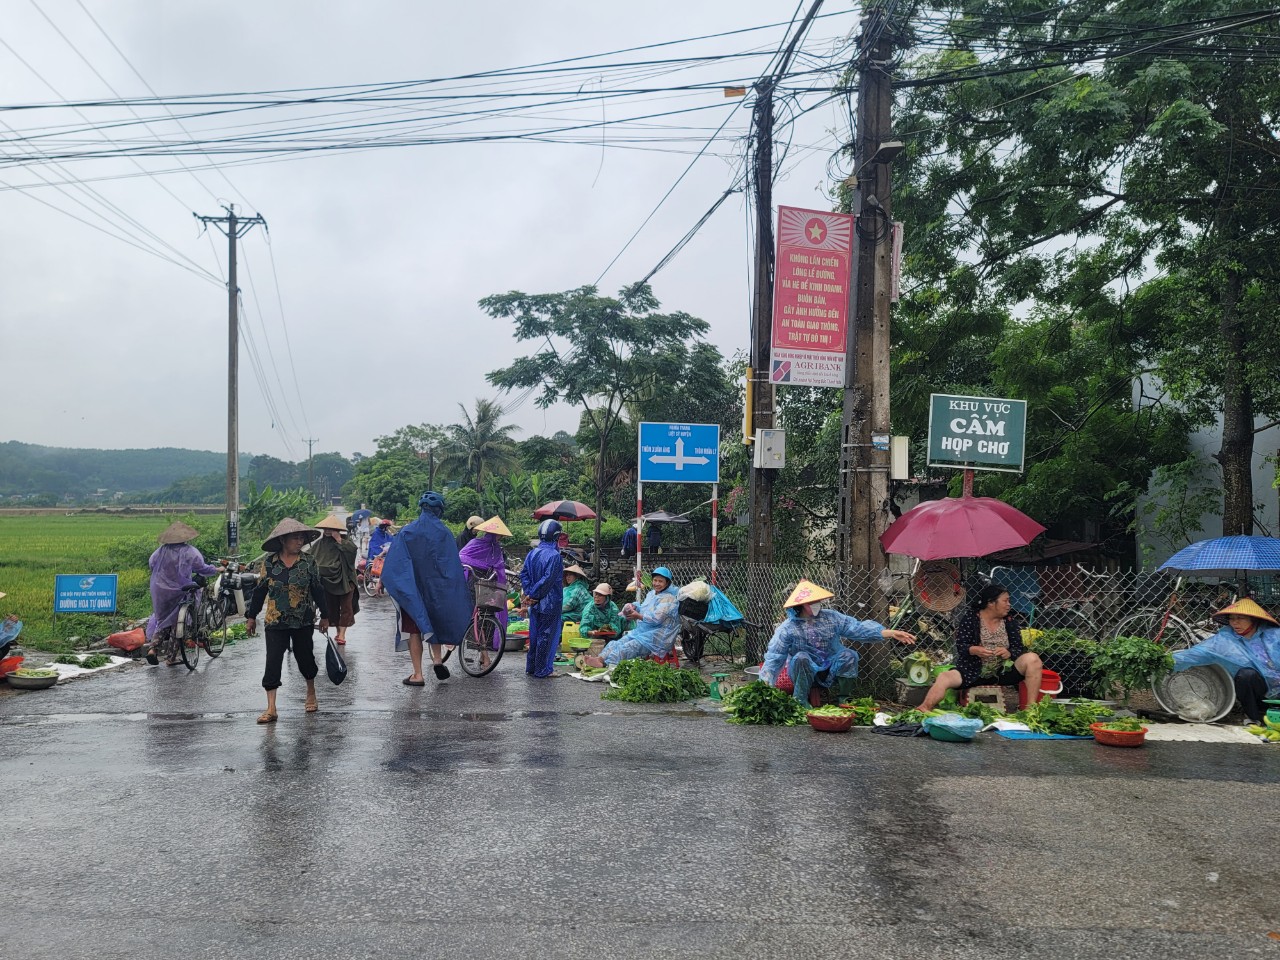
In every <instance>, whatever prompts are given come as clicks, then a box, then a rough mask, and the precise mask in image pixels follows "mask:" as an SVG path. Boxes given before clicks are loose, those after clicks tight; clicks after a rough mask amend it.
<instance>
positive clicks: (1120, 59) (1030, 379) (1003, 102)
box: [893, 0, 1280, 533]
mask: <svg viewBox="0 0 1280 960" xmlns="http://www.w3.org/2000/svg"><path fill="white" fill-rule="evenodd" d="M1255 11H1256V5H1255V4H1250V3H1245V2H1243V0H1215V2H1214V3H1211V4H1209V5H1207V6H1206V5H1205V4H1203V3H1191V2H1173V3H1167V2H1163V0H1161V2H1157V0H1122V2H1119V3H1116V2H1113V0H1079V2H1075V3H1072V4H1050V5H1044V4H1035V3H1030V2H1027V0H952V2H933V3H930V4H928V5H927V6H925V7H922V8H919V10H918V11H917V12H916V13H915V14H914V15H913V17H912V20H911V22H910V23H909V24H908V23H906V22H905V21H904V22H903V23H902V24H900V26H901V27H902V28H903V29H904V30H905V31H906V33H907V40H908V44H910V41H911V40H912V39H913V37H912V31H917V32H916V34H915V39H919V38H922V37H923V33H921V32H919V31H922V30H923V29H924V26H925V25H926V24H927V29H928V32H929V37H930V41H931V42H930V47H931V48H934V49H936V48H937V46H939V45H940V46H942V47H943V48H944V50H943V52H923V53H917V55H916V56H915V58H914V59H913V60H911V61H909V65H908V72H909V74H910V76H909V77H906V78H902V79H905V80H907V81H908V83H909V86H908V89H907V92H906V96H905V99H904V104H903V105H904V107H905V110H904V111H903V112H902V114H901V115H900V116H899V117H898V118H897V120H896V121H895V125H896V127H897V129H898V130H900V131H910V132H911V135H910V137H908V138H906V139H907V140H908V151H907V153H906V154H905V155H904V156H903V157H901V158H899V160H898V161H897V162H896V163H895V176H896V177H897V178H898V186H897V188H896V190H895V197H894V214H895V216H896V217H899V218H901V219H903V220H904V221H905V222H906V224H907V228H906V233H905V236H906V238H907V250H906V256H907V262H906V265H905V274H906V276H907V278H908V292H907V296H906V297H905V298H904V301H903V303H902V304H900V308H899V310H898V312H897V315H896V316H895V327H896V328H895V331H894V339H895V350H894V355H895V356H894V364H895V366H894V378H895V379H894V396H893V404H894V418H895V429H898V428H899V421H900V417H902V416H904V415H905V416H906V417H907V418H911V417H913V416H915V415H916V412H917V411H918V410H919V409H920V405H921V403H922V402H923V401H924V400H925V399H926V398H927V388H944V387H950V386H952V385H956V386H961V385H972V386H973V387H974V388H986V387H991V388H1001V387H1004V388H1006V389H1011V388H1013V387H1019V388H1021V389H1023V390H1025V391H1026V392H1027V393H1028V394H1030V397H1029V399H1031V400H1032V406H1031V410H1030V411H1029V415H1030V418H1031V421H1032V422H1031V424H1030V425H1029V426H1030V433H1029V437H1028V453H1029V454H1030V455H1032V456H1031V457H1029V462H1030V463H1031V469H1030V470H1029V472H1028V477H1027V483H1025V484H1023V485H1022V486H1021V487H1019V488H1018V490H1017V491H1015V490H1013V489H1012V488H1011V487H1010V481H1009V480H1008V479H1007V478H1006V479H1000V478H992V477H987V478H984V482H985V484H986V486H988V487H990V488H992V489H994V490H995V491H1001V490H1007V492H1008V495H1009V496H1010V498H1011V499H1014V500H1015V501H1016V500H1018V499H1019V498H1023V500H1024V502H1036V503H1038V504H1039V507H1040V509H1045V510H1048V511H1050V512H1051V513H1052V512H1056V513H1058V514H1059V515H1062V514H1064V513H1065V512H1070V511H1076V510H1079V509H1081V508H1084V507H1088V508H1090V509H1096V508H1097V507H1098V500H1099V498H1101V497H1102V495H1104V494H1106V493H1108V492H1115V491H1120V490H1126V489H1128V490H1133V491H1136V490H1138V489H1140V486H1139V484H1137V483H1134V482H1133V481H1134V479H1135V478H1137V477H1145V476H1149V475H1150V473H1151V471H1152V470H1153V469H1155V468H1158V467H1160V466H1162V465H1167V464H1169V463H1171V462H1176V460H1177V459H1179V458H1181V457H1182V456H1184V455H1185V454H1184V452H1183V448H1182V445H1181V443H1179V442H1178V437H1177V434H1178V433H1179V432H1184V431H1185V429H1186V427H1187V426H1188V425H1189V424H1190V425H1195V424H1208V423H1211V422H1213V420H1214V418H1215V417H1220V418H1221V419H1222V421H1223V424H1224V427H1223V441H1222V448H1221V450H1220V451H1219V452H1218V454H1217V455H1216V457H1215V459H1216V460H1217V461H1218V465H1219V468H1220V471H1221V477H1222V492H1223V527H1224V532H1226V533H1243V532H1249V531H1251V529H1252V525H1253V522H1252V500H1253V496H1252V489H1251V470H1250V466H1251V463H1250V462H1251V458H1252V453H1253V436H1254V430H1255V418H1256V417H1258V416H1266V417H1272V418H1274V417H1276V416H1277V415H1280V391H1278V390H1277V389H1276V382H1275V378H1274V377H1268V376H1267V375H1266V374H1265V373H1263V371H1265V370H1267V369H1268V367H1269V365H1271V366H1270V369H1274V366H1273V364H1274V359H1273V358H1274V357H1275V352H1276V350H1277V349H1278V347H1277V344H1276V342H1275V341H1276V339H1277V338H1275V337H1274V336H1271V335H1269V334H1268V332H1267V331H1268V330H1269V329H1270V324H1271V321H1270V319H1269V318H1270V317H1271V316H1273V310H1272V309H1271V306H1272V305H1273V304H1274V302H1275V300H1276V299H1277V296H1276V291H1277V279H1278V278H1277V276H1276V271H1277V270H1278V269H1280V266H1278V265H1277V264H1276V262H1275V258H1272V257H1265V256H1261V257H1260V256H1257V255H1256V251H1257V250H1258V249H1264V248H1266V247H1268V246H1269V245H1273V244H1274V243H1275V241H1276V239H1277V237H1278V231H1280V193H1278V192H1276V191H1274V190H1273V189H1271V186H1270V184H1271V181H1272V180H1273V179H1274V166H1275V156H1276V147H1275V137H1274V133H1273V130H1274V123H1273V122H1272V120H1273V118H1274V117H1275V115H1276V110H1277V107H1280V84H1277V82H1276V81H1277V79H1280V78H1278V76H1277V69H1276V66H1275V60H1274V57H1272V56H1271V51H1272V49H1273V48H1274V23H1273V21H1272V20H1269V19H1267V20H1263V19H1262V18H1258V17H1256V16H1251V15H1252V14H1254V13H1255ZM1192 21H1194V22H1195V26H1194V27H1190V26H1187V24H1188V23H1189V22H1192ZM1086 62H1088V63H1089V65H1088V66H1082V64H1085V63H1086ZM1015 344H1016V346H1017V350H1018V352H1017V354H1016V355H1014V353H1013V350H1014V345H1015ZM931 348H936V350H935V349H931ZM1144 374H1154V379H1152V380H1149V381H1148V382H1150V383H1155V384H1159V387H1158V389H1159V390H1161V391H1162V392H1164V393H1165V394H1166V396H1167V399H1169V400H1172V401H1175V402H1176V403H1177V404H1180V405H1181V408H1182V410H1181V412H1179V411H1177V410H1175V409H1173V404H1160V405H1156V406H1152V407H1150V408H1148V409H1146V410H1141V411H1135V410H1133V404H1132V397H1131V385H1132V384H1133V382H1134V381H1135V379H1137V378H1138V377H1140V376H1142V375H1144ZM1187 418H1189V420H1188V419H1187ZM1150 439H1154V441H1155V442H1147V441H1148V440H1150ZM1033 441H1034V442H1036V443H1037V444H1038V445H1039V446H1040V449H1039V450H1037V449H1036V448H1035V446H1033ZM1036 454H1038V455H1039V457H1040V459H1039V460H1036V459H1034V456H1035V455H1036ZM1090 462H1092V465H1091V466H1086V464H1088V463H1090ZM1099 484H1101V485H1102V488H1101V489H1099V488H1098V487H1097V485H1099ZM1108 488H1109V489H1108ZM1091 489H1092V490H1093V492H1092V493H1091V492H1090V491H1091Z"/></svg>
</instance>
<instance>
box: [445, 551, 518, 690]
mask: <svg viewBox="0 0 1280 960" xmlns="http://www.w3.org/2000/svg"><path fill="white" fill-rule="evenodd" d="M466 571H467V574H468V576H469V577H470V578H471V589H472V593H473V596H474V597H475V606H474V607H472V610H471V623H470V624H469V625H468V626H467V632H466V633H465V634H463V637H462V643H461V644H459V645H458V648H457V649H458V663H460V664H461V665H462V669H463V671H464V672H465V673H467V675H468V676H472V677H483V676H484V675H485V674H487V673H490V672H491V671H492V670H493V669H494V668H495V667H496V666H497V665H498V663H499V661H501V660H502V652H503V648H504V647H505V646H506V645H507V644H506V639H507V635H506V631H505V630H504V629H503V628H502V624H501V623H499V622H498V616H497V612H498V611H499V610H505V609H506V608H507V591H506V588H505V587H503V586H502V585H501V584H499V583H498V575H497V573H496V572H490V573H489V574H488V575H487V576H484V575H482V574H481V572H480V571H479V570H477V569H475V568H474V567H466Z"/></svg>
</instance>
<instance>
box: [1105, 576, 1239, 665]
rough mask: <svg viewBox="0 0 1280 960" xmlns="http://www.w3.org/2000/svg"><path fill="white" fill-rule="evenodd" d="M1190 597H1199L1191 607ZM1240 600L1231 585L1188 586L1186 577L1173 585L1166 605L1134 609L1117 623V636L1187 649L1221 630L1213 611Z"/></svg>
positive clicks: (1171, 648)
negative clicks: (1184, 581)
mask: <svg viewBox="0 0 1280 960" xmlns="http://www.w3.org/2000/svg"><path fill="white" fill-rule="evenodd" d="M1187 594H1192V595H1194V594H1200V595H1201V596H1200V597H1199V598H1198V602H1197V603H1196V604H1195V606H1194V607H1192V606H1191V605H1190V604H1189V600H1190V599H1191V598H1190V597H1188V596H1187ZM1236 599H1237V591H1236V589H1235V587H1234V586H1233V585H1232V584H1229V583H1219V584H1218V585H1217V586H1216V587H1209V586H1207V585H1195V586H1193V585H1192V584H1187V588H1186V589H1185V590H1184V588H1183V578H1182V577H1179V578H1178V579H1177V580H1176V581H1175V582H1174V584H1173V590H1172V591H1171V592H1170V594H1169V596H1168V599H1166V600H1165V602H1164V605H1163V606H1154V605H1153V606H1148V607H1143V608H1142V609H1139V610H1135V611H1134V612H1133V613H1131V614H1129V616H1127V617H1125V618H1124V619H1123V620H1121V621H1120V622H1119V623H1117V624H1116V630H1115V634H1114V635H1115V636H1116V637H1142V638H1144V639H1146V640H1150V641H1151V642H1153V643H1158V644H1161V645H1162V646H1165V647H1168V648H1169V649H1170V650H1185V649H1186V648H1187V647H1191V646H1194V645H1195V644H1197V643H1199V642H1200V641H1201V640H1203V639H1204V638H1205V637H1208V636H1211V635H1212V634H1214V633H1217V631H1218V625H1217V624H1216V623H1215V622H1214V621H1213V611H1215V610H1220V609H1222V608H1223V607H1225V606H1227V605H1228V604H1230V603H1233V602H1234V601H1235V600H1236Z"/></svg>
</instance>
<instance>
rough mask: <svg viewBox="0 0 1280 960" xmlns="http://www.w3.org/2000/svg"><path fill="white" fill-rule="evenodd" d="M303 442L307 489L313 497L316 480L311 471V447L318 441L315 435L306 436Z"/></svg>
mask: <svg viewBox="0 0 1280 960" xmlns="http://www.w3.org/2000/svg"><path fill="white" fill-rule="evenodd" d="M303 442H304V443H306V445H307V489H308V490H309V491H311V495H312V496H313V497H314V496H315V495H316V482H315V478H314V477H313V475H312V473H311V448H312V447H313V446H314V445H315V444H317V443H319V442H320V441H319V439H318V438H316V437H308V438H307V439H306V440H305V441H303Z"/></svg>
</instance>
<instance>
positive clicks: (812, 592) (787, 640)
mask: <svg viewBox="0 0 1280 960" xmlns="http://www.w3.org/2000/svg"><path fill="white" fill-rule="evenodd" d="M834 596H835V594H833V593H832V592H831V591H830V590H828V589H827V588H826V587H820V586H818V584H816V583H814V582H812V581H810V580H801V581H800V582H799V583H798V584H796V587H795V589H794V590H792V591H791V594H790V596H788V597H787V599H786V601H785V602H784V603H783V608H784V609H785V611H786V616H785V617H784V619H783V621H782V623H780V624H778V626H777V628H776V629H775V630H774V631H773V637H772V638H771V639H770V640H769V647H768V649H767V650H766V651H765V655H764V664H763V665H762V666H761V668H760V679H761V680H763V681H764V682H765V683H767V684H769V685H771V686H775V687H776V686H778V685H779V680H780V678H782V677H783V676H784V672H785V675H786V676H789V677H790V680H791V682H792V683H793V684H794V685H795V686H794V689H793V691H792V696H794V697H795V698H796V699H797V700H799V701H800V702H801V703H809V704H811V705H812V706H815V707H816V706H820V705H821V703H822V694H821V690H823V689H826V688H828V687H831V686H832V685H833V684H834V683H835V682H836V680H838V679H839V678H841V677H856V676H857V675H858V653H857V651H856V650H851V649H849V648H848V647H846V646H845V645H844V644H843V643H842V642H841V641H843V640H853V641H857V642H859V643H875V642H877V641H880V640H895V641H897V642H898V643H907V644H911V643H915V642H916V638H915V637H914V636H912V635H911V634H909V633H906V632H905V631H903V630H890V629H889V628H888V627H885V626H884V625H883V624H879V623H876V622H875V621H874V620H855V619H854V618H853V617H846V616H845V615H844V614H843V613H837V612H836V611H834V610H824V609H823V606H822V605H823V602H824V601H826V600H830V599H832V598H833V597H834Z"/></svg>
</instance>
